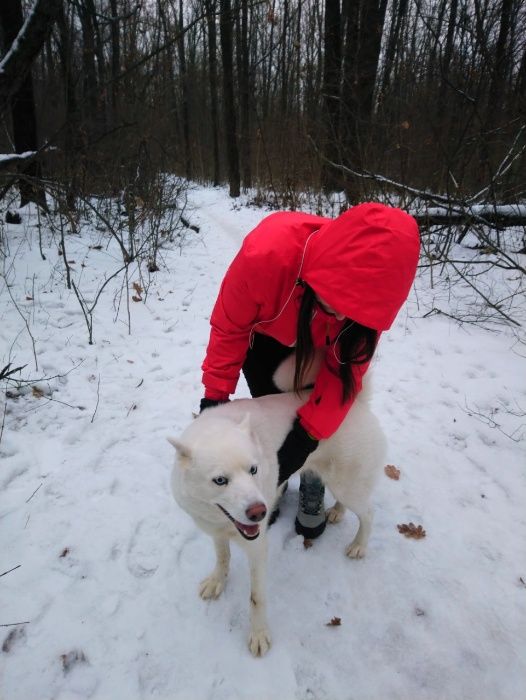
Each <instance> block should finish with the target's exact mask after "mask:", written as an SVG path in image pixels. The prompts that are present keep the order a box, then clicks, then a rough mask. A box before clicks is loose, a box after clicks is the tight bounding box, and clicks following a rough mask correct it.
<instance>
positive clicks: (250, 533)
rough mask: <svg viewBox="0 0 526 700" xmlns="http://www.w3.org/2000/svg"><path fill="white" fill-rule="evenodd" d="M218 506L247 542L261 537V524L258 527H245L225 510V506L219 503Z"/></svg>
mask: <svg viewBox="0 0 526 700" xmlns="http://www.w3.org/2000/svg"><path fill="white" fill-rule="evenodd" d="M216 506H217V507H218V508H220V509H221V510H222V511H223V513H224V514H225V515H226V517H227V518H228V519H229V520H231V521H232V522H233V523H234V525H235V526H236V528H237V530H238V532H239V533H240V534H241V535H243V537H244V538H245V539H246V540H255V539H256V537H258V535H259V523H257V524H256V525H245V523H240V522H239V520H236V519H235V518H233V517H232V516H231V515H230V513H229V512H228V511H227V510H225V509H224V508H223V506H220V505H219V503H216Z"/></svg>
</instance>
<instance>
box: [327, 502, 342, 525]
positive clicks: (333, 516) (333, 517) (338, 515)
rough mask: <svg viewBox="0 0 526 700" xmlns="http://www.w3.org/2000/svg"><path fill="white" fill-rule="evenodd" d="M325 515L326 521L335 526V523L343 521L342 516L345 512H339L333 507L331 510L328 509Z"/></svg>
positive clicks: (339, 510) (338, 509)
mask: <svg viewBox="0 0 526 700" xmlns="http://www.w3.org/2000/svg"><path fill="white" fill-rule="evenodd" d="M325 515H326V516H327V520H328V521H329V522H330V523H332V524H333V525H335V524H336V523H339V522H341V521H342V520H343V516H344V515H345V511H344V510H341V509H340V508H338V507H337V506H333V507H332V508H329V510H327V511H326V512H325Z"/></svg>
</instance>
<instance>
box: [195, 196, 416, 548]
mask: <svg viewBox="0 0 526 700" xmlns="http://www.w3.org/2000/svg"><path fill="white" fill-rule="evenodd" d="M419 248H420V239H419V233H418V226H417V224H416V221H415V220H414V219H413V218H412V217H411V216H409V215H408V214H406V213H404V212H403V211H401V210H400V209H395V208H392V207H386V206H384V205H381V204H374V203H367V204H361V205H359V206H356V207H353V208H352V209H349V210H348V211H346V212H345V213H344V214H341V215H340V216H339V217H338V218H336V219H326V218H322V217H319V216H312V215H310V214H302V213H297V212H281V213H277V214H272V215H270V216H268V217H266V218H265V219H263V220H262V221H261V223H260V224H259V225H258V226H257V227H256V228H255V229H254V230H253V231H252V232H251V233H249V234H248V235H247V237H246V238H245V240H244V242H243V245H242V247H241V250H240V251H239V253H238V254H237V256H236V257H235V258H234V260H233V262H232V264H231V265H230V267H229V269H228V271H227V273H226V275H225V278H224V280H223V283H222V285H221V289H220V292H219V296H218V298H217V301H216V303H215V306H214V309H213V312H212V316H211V319H210V323H211V326H212V329H211V334H210V341H209V344H208V349H207V353H206V357H205V360H204V363H203V384H204V387H205V395H204V398H203V399H202V401H201V410H203V409H205V408H207V407H209V406H214V405H217V404H218V403H222V402H225V401H228V399H229V396H230V394H232V393H234V391H235V388H236V384H237V381H238V378H239V374H240V371H241V370H243V373H244V375H245V378H246V380H247V383H248V386H249V389H250V392H251V394H252V396H262V395H264V394H272V393H277V392H278V391H279V390H278V389H277V387H276V386H275V384H274V382H273V380H272V377H273V374H274V372H275V370H276V368H277V367H278V365H279V364H280V363H281V362H282V361H283V360H284V359H285V357H287V356H288V355H290V354H291V353H292V352H294V353H295V361H296V373H295V377H294V388H295V390H299V389H300V388H301V387H302V386H303V377H304V376H305V373H306V371H307V370H308V368H309V365H310V363H311V360H312V357H313V354H314V352H315V351H318V352H320V351H321V352H322V353H323V358H324V359H323V362H322V364H321V367H320V369H319V371H318V374H317V376H316V380H315V383H314V387H313V390H312V392H311V394H310V397H309V399H308V401H307V402H306V403H305V404H304V405H303V406H302V407H301V408H300V409H299V411H298V415H297V418H296V420H295V422H294V425H293V427H292V429H291V431H290V432H289V434H288V435H287V437H286V439H285V441H284V443H283V445H282V446H281V448H280V450H279V451H278V462H279V467H280V483H283V482H285V481H286V479H288V478H289V476H290V475H291V474H293V473H294V472H295V471H297V470H298V469H300V468H301V467H302V466H303V464H304V463H305V461H306V459H307V457H308V456H309V455H310V454H311V453H312V452H313V451H314V450H315V449H316V448H317V446H318V443H319V441H320V440H323V439H326V438H328V437H330V436H331V435H332V434H333V433H334V432H335V431H336V430H337V429H338V427H339V425H340V424H341V422H342V421H343V419H344V417H345V416H346V414H347V412H348V411H349V409H350V407H351V406H352V403H353V401H354V399H355V397H356V395H357V394H358V392H359V391H360V389H361V387H362V378H363V375H364V374H365V372H366V371H367V368H368V367H369V363H370V361H371V358H372V356H373V354H374V351H375V349H376V345H377V342H378V338H379V336H380V333H381V332H382V331H386V330H388V329H389V328H390V326H391V324H392V323H393V321H394V319H395V317H396V315H397V313H398V311H399V310H400V307H401V306H402V304H403V303H404V301H405V300H406V298H407V295H408V294H409V290H410V288H411V285H412V283H413V279H414V276H415V272H416V266H417V262H418V254H419ZM323 498H324V487H323V484H322V483H321V481H320V480H319V479H318V478H317V477H316V476H315V475H314V474H311V473H308V472H307V473H304V474H302V478H301V484H300V503H299V507H298V514H297V517H296V531H297V532H298V533H299V534H302V535H304V536H305V537H308V538H310V539H312V538H314V537H318V536H319V535H320V534H321V533H322V532H323V530H324V529H325V523H326V518H325V511H324V503H323Z"/></svg>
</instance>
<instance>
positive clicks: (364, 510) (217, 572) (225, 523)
mask: <svg viewBox="0 0 526 700" xmlns="http://www.w3.org/2000/svg"><path fill="white" fill-rule="evenodd" d="M278 372H279V370H278ZM287 374H288V373H287ZM275 381H276V378H275ZM277 383H278V382H277ZM283 384H284V382H283V381H281V385H283ZM279 385H280V384H279V383H278V386H279ZM366 394H367V392H366V391H365V390H363V391H362V392H360V394H359V395H358V397H357V399H356V401H355V402H354V404H353V406H352V408H351V410H350V411H349V413H348V415H347V417H346V418H345V420H344V421H343V423H342V425H341V426H340V428H339V429H338V430H337V431H336V433H334V435H332V437H331V438H329V439H328V440H321V441H320V444H319V446H318V448H317V449H316V450H315V452H313V453H312V454H311V455H310V457H309V459H308V460H307V462H306V463H305V466H304V467H303V469H310V470H313V471H315V472H317V473H318V474H319V475H320V477H321V478H322V479H323V481H324V483H325V484H326V485H327V486H328V488H329V489H330V490H331V492H332V493H333V494H334V496H335V497H336V499H337V500H336V503H335V505H334V506H333V507H332V508H330V509H329V511H328V512H327V515H328V519H329V522H332V523H336V522H339V521H340V520H341V519H342V517H343V514H344V512H345V509H346V508H349V509H350V510H352V511H353V512H354V513H356V515H357V516H358V518H359V522H360V525H359V529H358V532H357V534H356V536H355V538H354V540H353V541H352V542H351V544H350V545H349V546H348V547H347V549H346V554H347V556H348V557H351V558H358V557H363V556H364V554H365V551H366V547H367V541H368V539H369V534H370V531H371V524H372V508H371V504H370V495H371V491H372V489H373V486H374V482H375V479H376V477H377V475H378V474H379V473H380V471H381V468H382V465H383V464H384V453H385V439H384V435H383V433H382V430H381V428H380V425H379V423H378V420H377V419H376V417H375V416H374V415H373V413H372V412H371V410H370V408H369V405H368V402H367V395H366ZM305 400H306V395H303V396H301V397H300V396H297V395H296V394H293V393H285V394H276V395H271V396H264V397H262V398H257V399H239V400H236V401H232V402H230V403H226V404H222V405H220V406H217V407H214V408H208V409H206V410H205V411H203V413H201V415H200V416H198V417H197V418H196V419H195V420H194V421H193V422H192V423H191V424H190V425H189V426H188V428H187V429H186V430H185V431H184V432H183V434H182V435H181V437H180V438H179V439H178V440H174V439H170V442H171V443H172V444H173V445H174V447H175V448H176V450H177V459H176V464H175V468H174V471H173V475H172V489H173V493H174V496H175V499H176V501H177V502H178V504H179V505H180V506H181V508H183V509H184V510H185V511H186V512H187V513H189V514H190V515H191V516H192V518H193V519H194V520H195V522H196V523H197V525H198V526H199V527H200V528H201V529H202V530H204V531H205V532H207V533H208V534H209V535H210V536H211V537H212V538H213V540H214V544H215V549H216V555H217V561H216V566H215V569H214V570H213V571H212V573H211V574H210V576H208V577H207V578H206V579H204V581H202V583H201V587H200V595H201V597H202V598H204V599H209V598H217V597H218V596H219V595H220V594H221V592H222V591H223V589H224V587H225V582H226V578H227V574H228V566H229V561H230V546H229V542H230V540H231V539H233V540H235V541H236V542H237V543H238V544H239V545H241V547H242V548H243V549H244V550H245V552H246V554H247V556H248V560H249V564H250V578H251V592H250V635H249V641H248V646H249V648H250V651H251V652H252V654H253V655H254V656H262V655H263V654H265V653H266V652H267V651H268V649H269V648H270V634H269V630H268V625H267V619H266V601H265V569H266V559H267V547H266V538H267V532H266V531H267V520H268V517H269V515H270V513H272V510H273V507H274V505H275V503H276V501H277V499H278V497H279V495H280V492H281V488H279V489H278V486H277V483H278V462H277V456H276V454H277V451H278V449H279V448H280V446H281V444H282V443H283V440H284V439H285V436H286V435H287V433H288V431H289V430H290V428H291V427H292V423H293V421H294V418H295V416H296V410H297V409H298V408H299V406H301V405H302V404H303V403H304V402H305Z"/></svg>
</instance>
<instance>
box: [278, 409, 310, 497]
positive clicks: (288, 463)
mask: <svg viewBox="0 0 526 700" xmlns="http://www.w3.org/2000/svg"><path fill="white" fill-rule="evenodd" d="M318 445H319V441H318V440H316V438H313V437H312V436H311V435H309V433H308V432H307V431H306V430H305V428H303V427H302V425H301V423H300V419H299V418H296V420H295V421H294V425H293V426H292V430H291V431H290V432H289V434H288V435H287V437H286V438H285V440H284V441H283V444H282V445H281V447H280V448H279V450H278V464H279V479H278V486H279V485H280V484H282V483H283V482H284V481H286V480H287V479H288V478H289V477H290V476H291V475H292V474H294V472H297V471H298V469H301V467H302V466H303V465H304V464H305V462H306V461H307V457H308V456H309V455H310V454H311V453H312V452H314V450H315V449H316V448H317V447H318Z"/></svg>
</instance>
